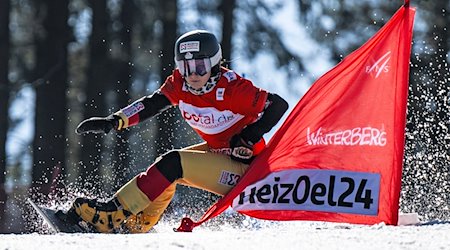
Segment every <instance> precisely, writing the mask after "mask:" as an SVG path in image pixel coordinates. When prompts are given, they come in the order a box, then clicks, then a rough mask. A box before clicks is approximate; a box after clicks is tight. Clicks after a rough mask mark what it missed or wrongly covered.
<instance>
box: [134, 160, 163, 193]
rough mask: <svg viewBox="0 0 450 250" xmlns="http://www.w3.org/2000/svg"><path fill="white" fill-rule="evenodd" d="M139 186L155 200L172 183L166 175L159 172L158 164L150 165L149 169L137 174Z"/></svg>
mask: <svg viewBox="0 0 450 250" xmlns="http://www.w3.org/2000/svg"><path fill="white" fill-rule="evenodd" d="M136 182H137V186H138V187H139V189H140V190H141V191H142V192H143V193H144V194H145V195H147V197H148V198H149V199H150V200H151V201H154V200H155V199H156V198H158V196H159V195H160V194H162V192H163V191H164V190H165V189H166V188H167V187H168V186H170V184H172V183H171V182H169V181H168V180H167V179H166V177H164V175H162V174H161V172H159V170H158V168H156V165H153V166H150V167H149V168H148V169H147V171H145V172H142V173H140V174H139V175H138V176H137V180H136Z"/></svg>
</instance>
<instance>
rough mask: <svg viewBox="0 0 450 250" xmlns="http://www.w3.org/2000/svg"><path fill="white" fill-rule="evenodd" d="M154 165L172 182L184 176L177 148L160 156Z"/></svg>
mask: <svg viewBox="0 0 450 250" xmlns="http://www.w3.org/2000/svg"><path fill="white" fill-rule="evenodd" d="M154 167H156V168H157V169H158V170H159V172H161V174H162V175H163V176H164V177H166V179H167V180H168V181H169V182H171V183H173V182H174V181H176V180H178V179H180V178H182V177H183V168H182V167H181V158H180V154H179V153H178V151H177V150H171V151H169V152H167V153H165V154H163V155H162V156H160V157H159V158H158V159H157V160H156V163H155V166H154Z"/></svg>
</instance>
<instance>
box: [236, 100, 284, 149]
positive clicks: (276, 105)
mask: <svg viewBox="0 0 450 250" xmlns="http://www.w3.org/2000/svg"><path fill="white" fill-rule="evenodd" d="M288 107H289V105H288V103H287V102H286V101H285V100H284V99H283V98H281V97H280V96H279V95H277V94H272V93H269V94H268V96H267V102H266V107H265V108H264V111H263V114H262V116H261V117H260V118H259V119H258V120H257V121H256V122H254V123H252V124H249V125H248V126H247V127H245V128H244V129H243V130H242V131H241V133H240V136H241V138H242V139H244V140H245V141H246V142H247V143H249V144H250V145H253V144H255V143H257V142H258V141H259V140H260V139H261V138H262V137H263V135H264V134H265V133H267V132H269V131H270V130H271V129H272V128H273V126H275V125H276V124H277V123H278V121H279V120H280V119H281V117H282V116H283V115H284V113H285V112H286V110H287V109H288Z"/></svg>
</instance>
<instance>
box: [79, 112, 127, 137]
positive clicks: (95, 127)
mask: <svg viewBox="0 0 450 250" xmlns="http://www.w3.org/2000/svg"><path fill="white" fill-rule="evenodd" d="M119 120H120V118H119V117H118V116H115V115H109V116H107V117H91V118H89V119H86V120H84V121H82V122H81V123H80V124H79V125H78V127H77V128H76V129H75V133H77V134H79V135H81V134H85V133H96V134H100V133H105V134H107V133H109V131H111V129H113V128H117V127H118V125H119Z"/></svg>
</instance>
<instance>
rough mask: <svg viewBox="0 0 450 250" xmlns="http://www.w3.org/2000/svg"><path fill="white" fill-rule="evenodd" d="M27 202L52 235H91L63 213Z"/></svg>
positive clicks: (30, 201) (29, 200)
mask: <svg viewBox="0 0 450 250" xmlns="http://www.w3.org/2000/svg"><path fill="white" fill-rule="evenodd" d="M27 201H28V203H29V204H30V205H31V206H32V207H33V209H34V210H35V211H36V213H37V214H38V215H39V216H40V217H41V218H42V219H43V220H44V222H45V223H46V224H47V225H48V226H49V227H50V229H51V230H52V231H53V232H54V233H91V232H90V231H89V230H87V229H86V228H84V227H82V226H80V225H79V224H78V223H77V222H76V221H75V220H74V219H72V218H70V216H69V215H68V214H66V213H65V212H64V211H62V210H55V209H51V208H46V207H43V206H39V205H37V204H36V203H34V202H33V201H32V200H31V199H27Z"/></svg>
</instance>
